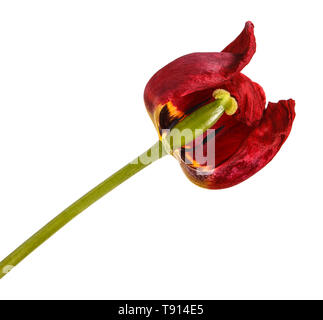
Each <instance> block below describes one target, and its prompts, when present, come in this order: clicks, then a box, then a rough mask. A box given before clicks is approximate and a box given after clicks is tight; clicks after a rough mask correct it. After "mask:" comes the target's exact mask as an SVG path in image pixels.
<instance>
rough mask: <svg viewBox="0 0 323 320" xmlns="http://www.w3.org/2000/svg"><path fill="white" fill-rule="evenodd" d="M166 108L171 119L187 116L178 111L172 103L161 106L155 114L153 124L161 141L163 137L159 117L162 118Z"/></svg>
mask: <svg viewBox="0 0 323 320" xmlns="http://www.w3.org/2000/svg"><path fill="white" fill-rule="evenodd" d="M164 108H167V111H168V114H169V116H170V119H179V118H181V117H183V116H184V115H185V113H184V112H183V111H180V110H178V108H177V107H176V106H175V105H174V104H173V103H172V102H171V101H168V102H167V103H164V104H159V105H158V106H157V107H156V110H155V112H154V115H153V122H154V125H155V127H156V129H157V132H158V136H159V139H160V140H161V138H162V136H161V134H160V132H159V129H160V128H159V117H160V113H161V111H162V110H163V109H164Z"/></svg>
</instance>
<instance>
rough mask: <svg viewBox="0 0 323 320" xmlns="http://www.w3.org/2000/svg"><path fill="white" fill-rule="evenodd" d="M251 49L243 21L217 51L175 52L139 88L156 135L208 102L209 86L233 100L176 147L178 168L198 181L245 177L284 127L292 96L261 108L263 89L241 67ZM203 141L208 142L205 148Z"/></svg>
mask: <svg viewBox="0 0 323 320" xmlns="http://www.w3.org/2000/svg"><path fill="white" fill-rule="evenodd" d="M255 51H256V41H255V36H254V26H253V24H252V23H251V22H247V23H246V25H245V28H244V29H243V31H242V32H241V34H240V35H239V36H238V37H237V38H236V39H235V40H234V41H233V42H232V43H231V44H229V45H228V46H227V47H226V48H225V49H223V50H222V51H221V52H215V53H214V52H210V53H192V54H188V55H185V56H183V57H180V58H178V59H176V60H174V61H173V62H171V63H169V64H168V65H166V66H165V67H164V68H162V69H161V70H159V71H158V72H157V73H156V74H155V75H154V76H153V77H152V78H151V79H150V80H149V82H148V84H147V86H146V88H145V93H144V100H145V104H146V108H147V111H148V113H149V115H150V117H151V119H152V120H153V122H154V125H155V127H156V128H157V130H158V133H159V136H161V134H162V131H163V130H165V129H170V128H172V126H174V124H176V123H177V122H180V121H183V119H185V117H188V116H189V115H190V114H191V113H192V112H194V111H195V110H197V109H201V108H203V107H204V106H205V105H208V104H209V103H210V102H211V101H212V99H213V96H212V94H213V92H214V91H215V90H225V91H226V92H228V93H229V94H230V95H231V96H232V97H234V99H235V100H236V102H237V105H238V108H237V111H236V112H235V114H233V115H228V114H223V115H222V117H221V118H220V119H219V120H218V121H217V122H216V123H215V124H214V125H213V126H212V128H210V129H213V133H212V130H208V131H207V132H204V134H203V135H202V136H199V137H198V138H197V139H195V141H194V142H193V143H189V144H188V145H185V146H182V147H181V150H180V151H178V152H177V157H176V158H177V159H180V160H181V161H180V164H181V167H182V169H183V171H184V173H185V174H186V175H187V177H188V178H189V179H190V180H191V181H192V182H194V183H195V184H197V185H199V186H201V187H205V188H209V189H222V188H228V187H231V186H233V185H236V184H238V183H240V182H242V181H244V180H246V179H248V178H249V177H250V176H252V175H253V174H255V173H256V172H257V171H259V170H260V169H262V168H263V167H264V166H265V165H266V164H267V163H268V162H270V161H271V160H272V158H273V157H274V156H275V155H276V154H277V152H278V151H279V149H280V147H281V146H282V144H283V143H284V142H285V140H286V139H287V137H288V135H289V133H290V130H291V127H292V123H293V120H294V117H295V111H294V106H295V102H294V100H292V99H290V100H281V101H279V102H277V103H269V104H268V107H267V108H265V106H266V97H265V93H264V90H263V89H262V88H261V86H260V85H259V84H257V83H255V82H253V81H252V80H250V79H249V78H248V77H246V76H245V75H243V74H242V73H241V70H242V69H243V68H244V67H245V66H246V65H247V64H248V63H249V62H250V60H251V58H252V56H253V55H254V53H255ZM205 141H207V142H208V143H205ZM207 144H214V147H213V148H209V150H210V149H211V151H209V152H208V150H207V149H208V148H207ZM178 154H179V155H180V157H178Z"/></svg>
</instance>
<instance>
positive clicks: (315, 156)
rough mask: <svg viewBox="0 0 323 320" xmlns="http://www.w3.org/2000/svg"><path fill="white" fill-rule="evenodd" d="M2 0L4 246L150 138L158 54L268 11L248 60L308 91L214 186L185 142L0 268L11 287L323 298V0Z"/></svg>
mask: <svg viewBox="0 0 323 320" xmlns="http://www.w3.org/2000/svg"><path fill="white" fill-rule="evenodd" d="M302 3H303V1H267V2H264V1H215V0H212V1H187V0H186V1H166V0H163V1H66V0H64V1H57V0H56V1H1V2H0V148H1V149H0V152H1V158H0V258H4V257H5V256H6V255H7V254H8V253H9V252H10V251H11V250H12V249H14V248H15V247H16V246H18V245H19V244H20V243H21V242H22V241H24V240H25V239H26V238H27V237H29V236H30V235H31V234H32V233H33V232H35V231H36V230H38V229H39V228H40V227H42V226H43V225H44V224H45V223H46V222H48V221H49V220H50V219H51V218H53V217H54V216H55V215H56V214H57V213H59V211H61V210H62V209H64V208H65V207H66V206H68V205H69V204H70V203H71V202H73V201H74V200H76V199H77V198H79V197H80V196H81V195H83V194H84V193H85V192H87V191H88V190H89V189H90V188H91V187H93V186H95V185H96V184H97V183H99V182H101V180H103V179H105V178H106V177H108V176H109V175H110V174H112V173H113V172H114V171H115V170H117V169H119V168H120V167H121V166H123V165H124V164H126V163H127V162H128V161H130V160H132V159H133V158H134V157H135V156H137V155H138V154H139V153H141V152H142V151H144V150H146V149H147V148H148V147H150V146H151V145H152V144H153V143H154V142H155V141H156V140H157V135H156V132H155V129H154V127H153V125H152V123H151V121H150V119H149V117H148V115H147V113H146V110H145V107H144V103H143V98H142V95H143V90H144V87H145V84H146V82H147V81H148V80H149V78H150V77H151V76H152V75H153V73H155V72H156V71H157V70H158V69H159V68H161V67H163V66H164V65H165V64H167V63H168V62H170V61H171V60H173V59H175V58H177V57H179V56H181V55H183V54H186V53H190V52H195V51H220V50H222V49H223V48H224V47H225V46H226V45H227V44H228V43H229V42H231V41H232V40H233V39H234V38H235V37H236V36H237V35H238V34H239V33H240V32H241V30H242V28H243V26H244V23H245V21H247V20H251V21H253V23H254V24H255V33H256V38H257V44H258V47H257V53H256V55H255V56H254V58H253V60H252V61H251V63H250V65H248V66H247V67H246V68H245V70H244V73H245V74H246V75H248V76H249V77H251V78H252V79H253V80H254V81H257V82H259V83H260V84H261V85H262V86H263V88H264V89H265V92H266V94H267V98H268V100H270V101H273V102H275V101H278V100H279V99H288V98H294V99H295V100H296V103H297V104H296V112H297V115H296V120H295V122H294V126H293V130H292V133H291V135H290V137H289V139H288V140H287V142H286V144H285V145H284V146H283V148H282V149H281V151H280V152H279V153H278V155H277V156H276V157H275V158H274V160H273V161H272V162H271V163H270V164H269V165H268V166H266V167H265V168H264V169H263V170H262V171H260V172H259V173H257V174H256V175H255V176H253V177H252V178H250V179H249V180H247V181H246V182H244V183H242V184H240V185H238V186H236V187H233V188H230V189H226V190H220V191H211V190H205V189H201V188H199V187H197V186H195V185H193V184H192V183H190V182H189V181H188V180H187V179H186V177H185V176H184V174H183V173H182V171H181V169H180V167H179V165H178V163H177V162H176V160H175V159H173V158H172V157H166V158H164V159H162V160H160V161H159V162H157V163H154V164H153V165H151V166H150V167H148V168H147V169H145V170H144V171H142V172H140V173H139V174H137V175H136V176H135V177H133V178H132V179H130V180H129V181H127V182H126V183H124V184H123V185H121V186H120V187H118V188H117V189H116V190H114V191H113V192H112V193H110V194H109V195H108V196H106V197H105V198H104V199H102V200H101V201H99V202H98V203H96V204H95V205H93V206H92V207H91V208H89V209H88V210H86V212H84V213H83V214H82V215H81V216H79V217H77V218H76V219H75V220H73V221H72V222H71V223H70V224H69V225H68V226H66V227H65V228H64V229H63V230H61V231H60V232H58V233H57V234H56V235H55V236H54V237H52V238H51V239H50V240H49V241H47V242H46V243H45V244H44V245H42V246H41V247H40V248H39V249H38V250H36V251H35V252H34V253H33V254H32V255H30V256H29V257H28V258H26V259H25V260H24V261H23V262H22V263H21V264H19V266H18V267H17V268H15V269H14V270H13V271H12V272H11V273H10V274H8V275H7V276H6V277H5V278H3V279H2V280H0V297H1V298H3V299H13V298H18V299H19V298H27V299H36V298H37V299H49V298H53V299H56V298H61V299H69V298H73V299H83V298H89V299H91V298H97V299H157V298H160V299H164V298H167V299H175V298H176V299H238V298H243V299H251V298H256V299H265V298H269V299H274V298H275V299H285V298H288V299H295V298H306V299H309V298H314V299H316V298H321V299H322V298H323V272H322V270H323V256H322V251H323V250H322V249H323V248H322V247H323V215H322V214H323V210H322V178H323V176H322V163H323V157H322V155H323V154H322V129H323V125H322V123H323V106H322V97H321V96H322V71H323V70H322V50H323V46H322V40H321V38H322V35H321V34H322V28H323V22H322V18H321V14H322V13H321V9H320V4H321V3H320V1H307V2H306V4H304V5H302Z"/></svg>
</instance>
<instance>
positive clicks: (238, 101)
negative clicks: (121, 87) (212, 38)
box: [0, 22, 295, 278]
mask: <svg viewBox="0 0 323 320" xmlns="http://www.w3.org/2000/svg"><path fill="white" fill-rule="evenodd" d="M255 51H256V42H255V37H254V33H253V24H252V23H251V22H247V23H246V26H245V28H244V30H243V31H242V33H241V34H240V35H239V36H238V37H237V38H236V39H235V40H234V41H233V42H232V43H231V44H230V45H228V46H227V47H226V48H225V49H224V50H222V51H221V52H213V53H192V54H188V55H186V56H183V57H181V58H178V59H176V60H174V61H173V62H171V63H169V64H168V65H166V66H165V67H164V68H162V69H161V70H159V71H158V72H157V73H156V74H155V75H154V76H153V77H152V78H151V79H150V80H149V82H148V84H147V86H146V89H145V93H144V100H145V104H146V107H147V110H148V113H149V115H150V117H151V119H152V120H153V122H154V124H155V126H156V128H157V130H158V134H159V140H158V142H157V143H156V144H155V145H154V146H153V147H151V148H150V149H148V150H147V152H146V153H143V154H142V155H141V156H139V157H137V158H136V159H135V161H132V162H130V163H129V164H127V165H126V166H124V167H123V168H122V169H120V170H119V171H117V172H116V173H114V174H113V175H112V176H110V177H109V178H108V179H106V180H105V181H103V182H102V183H101V184H99V185H98V186H96V187H95V188H94V189H92V190H91V191H90V192H88V193H87V194H86V195H84V196H83V197H81V198H80V199H79V200H77V201H76V202H74V203H73V204H72V205H71V206H69V207H68V208H67V209H65V210H64V211H63V212H61V213H60V214H59V215H58V216H57V217H55V218H54V219H53V220H52V221H50V222H49V223H48V224H47V225H46V226H44V227H43V228H42V229H40V230H39V231H38V232H37V233H35V234H34V235H33V236H31V237H30V238H29V239H28V240H27V241H25V242H24V243H23V244H22V245H21V246H20V247H18V248H17V249H16V250H14V251H13V252H12V253H11V254H10V255H9V256H7V257H6V258H5V259H4V260H2V261H1V262H0V278H2V277H3V276H4V275H5V274H6V273H7V272H8V271H10V270H11V269H12V267H14V266H16V265H17V264H18V263H19V262H20V261H21V260H23V259H24V258H25V257H26V256H28V255H29V254H30V253H31V252H32V251H33V250H35V249H36V248H37V247H38V246H39V245H41V244H42V243H43V242H44V241H46V240H47V239H48V238H49V237H50V236H52V235H53V234H54V233H55V232H57V231H58V230H59V229H60V228H62V227H63V226H64V225H65V224H67V223H68V222H69V221H71V220H72V219H73V218H74V217H76V216H77V215H78V214H79V213H81V212H82V211H83V210H85V209H86V208H88V207H89V206H90V205H91V204H93V203H94V202H96V201H97V200H98V199H100V198H102V197H103V196H104V195H105V194H107V193H108V192H110V191H111V190H113V189H114V188H115V187H117V186H118V185H120V184H121V183H122V182H124V181H125V180H127V179H128V178H130V177H131V176H133V175H134V174H135V173H137V172H138V171H140V170H142V169H143V168H145V167H146V166H148V165H149V164H150V163H152V162H153V161H155V160H157V159H159V158H161V156H163V155H165V154H167V153H170V154H172V155H174V156H175V157H176V158H177V159H179V161H180V163H181V167H182V169H183V170H184V172H185V174H186V175H187V176H188V178H189V179H190V180H191V181H193V182H194V183H195V184H197V185H199V186H202V187H206V188H209V189H221V188H228V187H231V186H233V185H236V184H237V183H240V182H242V181H244V180H246V179H248V178H249V177H250V176H252V175H253V174H255V173H256V172H257V171H259V170H260V169H261V168H263V167H264V166H265V165H266V164H267V163H268V162H269V161H270V160H271V159H272V158H273V157H274V156H275V155H276V153H277V152H278V151H279V149H280V148H281V146H282V145H283V143H284V142H285V140H286V139H287V137H288V135H289V133H290V130H291V128H292V124H293V120H294V117H295V112H294V106H295V102H294V100H281V101H279V102H278V103H269V104H268V106H267V108H265V104H266V98H265V94H264V91H263V89H262V88H261V87H260V86H259V85H258V84H257V83H255V82H253V81H251V80H250V79H249V78H248V77H246V76H245V75H243V74H242V73H240V71H241V70H242V69H243V68H244V66H246V65H247V64H248V63H249V61H250V60H251V58H252V56H253V55H254V53H255ZM178 132H179V135H177V136H176V133H178ZM197 132H198V133H197ZM183 138H184V139H183Z"/></svg>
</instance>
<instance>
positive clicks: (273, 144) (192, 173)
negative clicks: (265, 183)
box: [181, 100, 295, 189]
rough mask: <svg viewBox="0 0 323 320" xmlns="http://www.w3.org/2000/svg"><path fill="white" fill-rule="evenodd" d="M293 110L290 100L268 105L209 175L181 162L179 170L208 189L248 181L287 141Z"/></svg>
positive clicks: (293, 105)
mask: <svg viewBox="0 0 323 320" xmlns="http://www.w3.org/2000/svg"><path fill="white" fill-rule="evenodd" d="M294 107H295V101H294V100H288V101H285V100H282V101H279V102H278V103H269V105H268V107H267V109H266V110H265V112H264V116H263V119H262V120H261V122H260V124H259V126H257V127H256V128H254V129H253V130H252V131H251V132H250V134H249V135H247V136H246V138H245V140H244V141H243V143H241V145H240V147H239V148H238V149H237V150H236V151H235V152H234V154H233V155H232V156H231V157H229V158H228V159H227V160H225V161H224V162H222V163H221V164H220V165H218V166H217V167H216V168H215V169H214V170H213V172H210V174H207V175H201V174H199V170H200V169H199V168H194V167H192V166H190V165H187V164H185V163H181V166H182V169H183V170H184V172H185V174H186V175H187V176H188V178H189V179H190V180H191V181H192V182H194V183H195V184H197V185H199V186H202V187H205V188H209V189H222V188H228V187H231V186H233V185H236V184H238V183H240V182H242V181H244V180H246V179H248V178H249V177H250V176H252V175H253V174H255V173H256V172H257V171H259V170H260V169H262V168H263V167H264V166H265V165H266V164H267V163H269V162H270V161H271V160H272V158H273V157H274V156H275V155H276V154H277V152H278V151H279V149H280V148H281V146H282V145H283V143H284V142H285V140H286V139H287V137H288V135H289V133H290V130H291V128H292V124H293V120H294V118H295V111H294ZM228 143H230V141H229V140H228ZM215 147H216V145H215Z"/></svg>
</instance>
